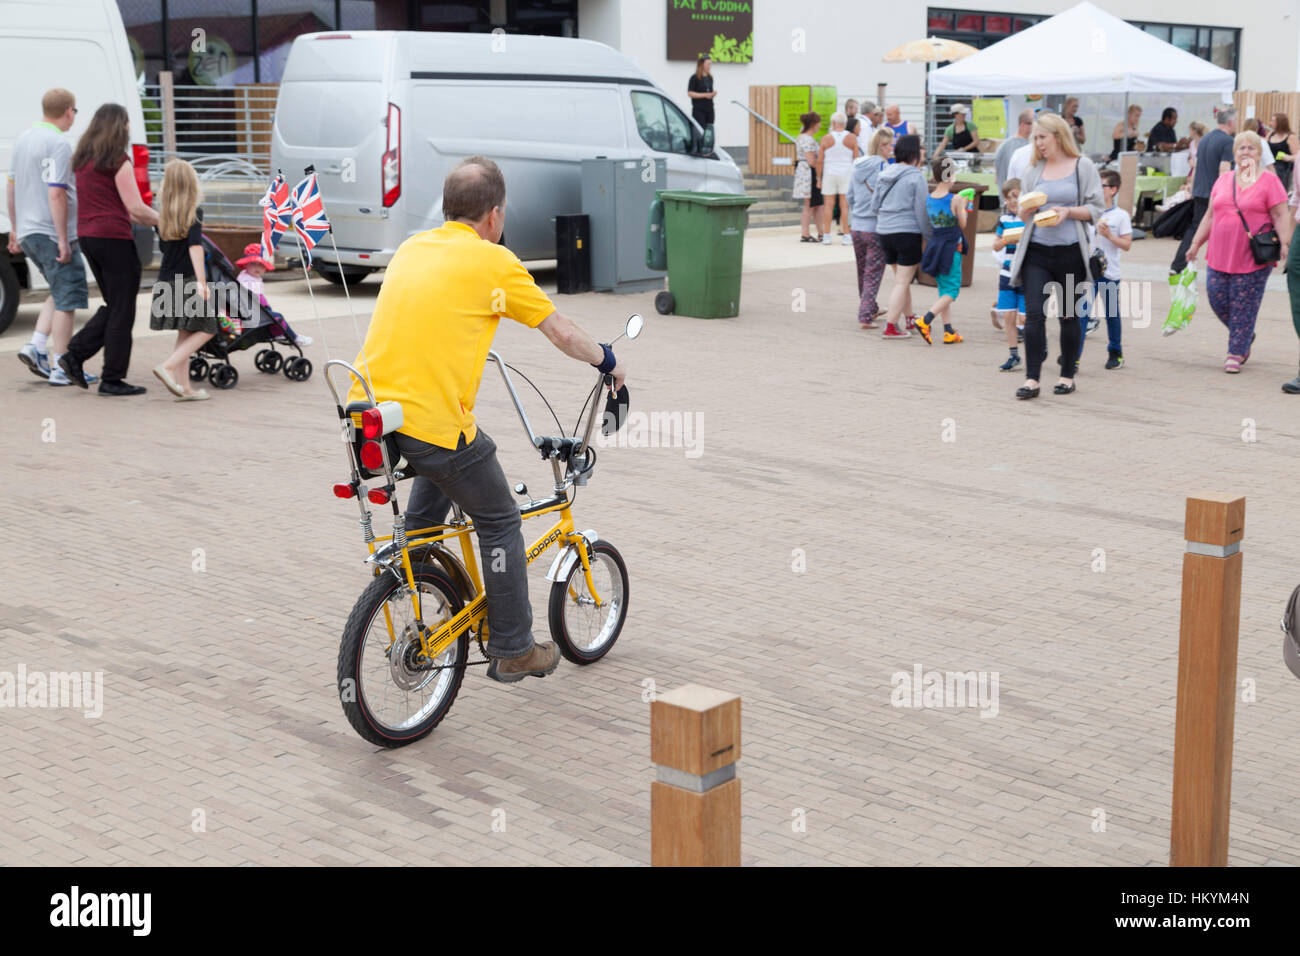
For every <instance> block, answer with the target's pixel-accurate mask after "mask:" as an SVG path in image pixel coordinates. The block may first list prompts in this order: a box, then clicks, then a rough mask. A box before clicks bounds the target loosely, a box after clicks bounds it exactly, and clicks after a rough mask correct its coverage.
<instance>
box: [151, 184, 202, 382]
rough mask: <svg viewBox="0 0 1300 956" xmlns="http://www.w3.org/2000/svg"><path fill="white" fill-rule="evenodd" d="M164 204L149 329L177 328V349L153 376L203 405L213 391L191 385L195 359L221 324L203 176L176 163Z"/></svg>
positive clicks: (159, 222)
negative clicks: (207, 242)
mask: <svg viewBox="0 0 1300 956" xmlns="http://www.w3.org/2000/svg"><path fill="white" fill-rule="evenodd" d="M159 206H160V207H161V211H160V213H159V216H158V220H159V221H158V238H159V240H160V245H161V247H162V265H161V266H159V268H158V281H157V282H156V283H154V288H153V302H152V307H151V309H150V318H149V327H150V328H153V329H175V330H176V347H175V348H174V349H173V350H172V354H171V355H169V356H168V357H167V359H166V360H165V361H164V362H163V363H162V364H161V365H158V366H156V367H155V368H154V370H153V373H154V375H156V376H158V380H159V381H161V382H162V383H163V384H164V385H166V386H167V389H168V391H170V392H171V393H172V394H173V395H175V396H176V400H177V401H178V402H195V401H203V400H204V399H206V398H208V393H207V392H206V391H205V390H204V389H201V388H200V389H197V390H195V389H194V388H193V387H192V386H191V385H190V375H189V368H190V356H192V355H193V354H194V353H195V352H197V351H198V350H199V349H200V348H202V347H203V345H204V344H206V343H207V341H208V340H209V339H210V338H212V336H214V335H215V334H216V333H217V328H218V326H217V313H216V310H215V309H214V308H213V307H212V303H211V302H209V301H208V284H207V281H206V276H205V275H204V271H203V211H202V210H201V209H199V177H198V175H197V174H196V173H195V172H194V167H193V166H191V165H190V164H189V163H187V162H185V160H183V159H173V160H172V161H171V162H169V163H168V164H167V167H166V169H164V170H163V185H162V199H161V201H160V203H159Z"/></svg>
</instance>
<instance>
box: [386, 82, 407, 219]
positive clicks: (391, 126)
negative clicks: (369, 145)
mask: <svg viewBox="0 0 1300 956" xmlns="http://www.w3.org/2000/svg"><path fill="white" fill-rule="evenodd" d="M382 166H383V184H384V207H385V208H387V207H389V206H391V205H392V204H393V203H395V202H397V199H398V197H399V196H401V195H402V111H401V110H399V109H398V108H397V107H396V106H394V105H393V104H392V103H389V104H388V138H387V140H386V141H385V148H384V160H383V164H382Z"/></svg>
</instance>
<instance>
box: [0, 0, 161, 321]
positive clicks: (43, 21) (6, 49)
mask: <svg viewBox="0 0 1300 956" xmlns="http://www.w3.org/2000/svg"><path fill="white" fill-rule="evenodd" d="M0 69H3V75H4V79H3V86H4V95H3V96H0V172H3V174H4V176H6V177H7V176H8V175H9V171H10V168H11V167H10V160H11V158H12V156H13V148H14V141H15V140H16V139H18V137H19V136H20V135H22V133H23V131H25V130H27V129H29V128H31V125H32V124H33V123H35V122H36V121H38V120H39V119H40V118H41V97H42V96H43V95H45V91H46V90H48V89H51V88H52V87H56V86H61V87H64V88H65V89H67V90H70V91H71V92H72V94H73V95H74V96H76V98H77V121H76V122H75V123H74V124H73V125H72V129H70V130H69V131H68V133H67V134H66V135H67V137H68V142H69V145H71V146H72V147H73V148H74V149H75V148H76V145H77V140H78V139H80V138H81V134H82V132H84V131H85V129H86V127H87V126H88V125H89V123H90V118H91V117H92V116H94V115H95V110H97V109H99V107H100V106H102V105H103V104H104V103H120V104H121V105H122V106H124V107H126V113H127V117H128V118H129V119H130V121H131V144H132V145H131V153H132V161H133V162H134V164H135V178H136V183H137V184H138V185H139V187H140V195H141V196H142V197H144V200H145V202H152V201H153V196H152V193H151V192H150V188H149V149H148V147H147V146H146V140H145V128H144V111H143V110H142V109H141V107H140V89H139V85H138V83H137V80H136V76H135V67H134V64H133V62H132V60H131V49H130V47H129V46H128V45H127V39H126V28H125V27H124V26H123V25H122V15H121V14H120V13H119V12H118V9H117V0H36V2H30V0H0ZM11 227H12V224H11V223H10V222H9V210H8V207H7V206H6V204H5V203H4V202H0V332H3V331H4V330H5V329H7V328H8V327H9V323H10V322H12V321H13V318H14V313H15V312H17V310H18V296H19V290H20V289H24V288H27V289H29V288H33V287H35V288H45V282H44V279H43V278H42V277H41V275H40V273H39V272H38V271H37V270H36V269H35V268H31V269H29V268H28V266H27V261H26V259H25V257H24V256H22V255H21V254H19V255H17V256H10V255H9V253H8V252H6V251H5V245H6V243H7V241H8V238H9V230H10V228H11ZM138 232H140V233H141V234H142V235H140V236H138V238H142V239H143V241H139V242H137V245H138V246H140V247H141V250H142V252H141V254H142V258H143V257H144V256H145V255H152V252H153V241H152V232H151V231H150V230H148V229H144V228H143V227H138ZM146 249H147V252H145V250H146ZM86 275H87V278H89V276H90V270H89V269H87V270H86Z"/></svg>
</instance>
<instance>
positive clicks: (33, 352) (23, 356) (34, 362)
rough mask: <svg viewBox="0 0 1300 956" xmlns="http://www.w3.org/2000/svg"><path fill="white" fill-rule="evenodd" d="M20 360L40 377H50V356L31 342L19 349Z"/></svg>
mask: <svg viewBox="0 0 1300 956" xmlns="http://www.w3.org/2000/svg"><path fill="white" fill-rule="evenodd" d="M18 361H20V362H22V363H23V364H24V365H26V366H27V369H28V371H30V372H31V373H32V374H33V375H35V376H37V377H38V378H49V377H50V356H49V353H48V352H42V351H40V350H39V349H37V348H36V346H35V345H33V344H32V343H31V342H28V343H27V344H26V345H24V346H23V347H22V348H20V349H19V350H18Z"/></svg>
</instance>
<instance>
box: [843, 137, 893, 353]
mask: <svg viewBox="0 0 1300 956" xmlns="http://www.w3.org/2000/svg"><path fill="white" fill-rule="evenodd" d="M893 154H894V132H893V130H888V129H882V130H878V131H877V132H876V133H874V134H873V135H872V137H871V140H870V141H869V142H868V143H867V151H866V154H865V155H863V156H862V157H861V158H859V159H858V160H857V161H855V162H854V163H853V171H852V172H851V173H850V174H849V197H848V198H849V224H850V225H851V226H852V227H853V254H854V255H855V256H856V257H857V260H858V325H859V326H861V327H862V328H864V329H874V328H875V327H876V316H878V315H880V314H882V311H883V310H882V309H881V308H880V305H879V303H878V302H877V299H876V297H877V295H878V294H879V292H880V278H881V276H882V275H884V272H885V250H884V249H883V248H882V247H881V245H880V236H878V235H876V217H875V216H874V215H872V213H871V199H872V197H873V196H875V194H876V187H877V186H878V185H879V180H880V173H881V170H883V169H886V168H887V167H888V165H889V164H888V160H889V157H890V156H892V155H893Z"/></svg>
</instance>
